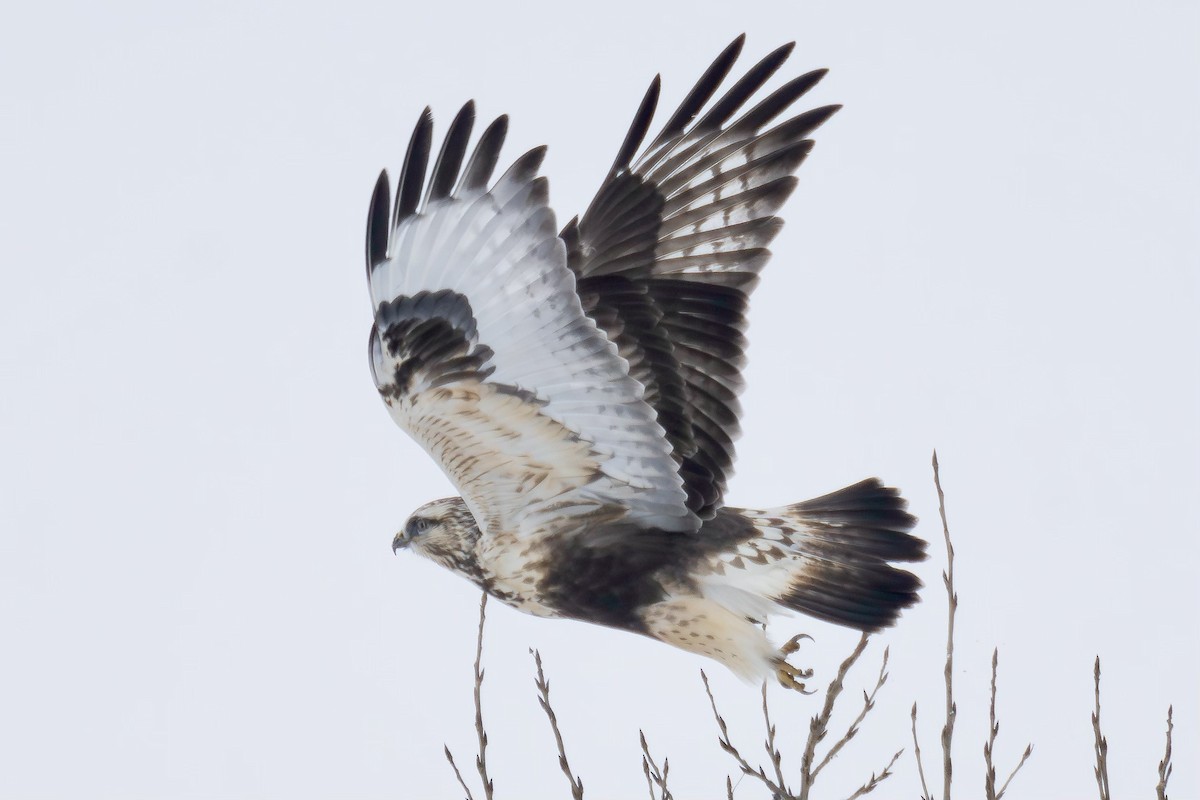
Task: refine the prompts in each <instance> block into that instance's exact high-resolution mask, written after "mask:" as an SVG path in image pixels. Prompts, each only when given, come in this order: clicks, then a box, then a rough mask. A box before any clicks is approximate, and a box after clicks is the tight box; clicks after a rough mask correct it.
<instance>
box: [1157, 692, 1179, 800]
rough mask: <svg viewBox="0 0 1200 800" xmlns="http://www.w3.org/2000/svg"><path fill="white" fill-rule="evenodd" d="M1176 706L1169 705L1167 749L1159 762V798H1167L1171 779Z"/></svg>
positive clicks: (1161, 799)
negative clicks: (1168, 784) (1168, 782)
mask: <svg viewBox="0 0 1200 800" xmlns="http://www.w3.org/2000/svg"><path fill="white" fill-rule="evenodd" d="M1174 717H1175V706H1167V749H1166V752H1165V753H1164V754H1163V758H1162V761H1160V762H1158V786H1157V787H1156V788H1157V790H1158V800H1167V781H1168V780H1170V779H1171V770H1172V769H1174V767H1173V766H1172V765H1171V732H1172V731H1173V730H1175V719H1174Z"/></svg>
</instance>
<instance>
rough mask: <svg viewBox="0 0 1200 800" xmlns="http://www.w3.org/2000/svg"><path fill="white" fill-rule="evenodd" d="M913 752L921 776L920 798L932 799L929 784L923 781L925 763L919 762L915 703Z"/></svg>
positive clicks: (913, 711)
mask: <svg viewBox="0 0 1200 800" xmlns="http://www.w3.org/2000/svg"><path fill="white" fill-rule="evenodd" d="M912 737H913V754H914V755H915V756H916V759H917V774H918V775H920V776H921V800H932V798H931V797H930V796H929V785H928V784H926V783H925V765H924V764H922V763H921V745H920V744H918V743H917V704H916V703H913V707H912Z"/></svg>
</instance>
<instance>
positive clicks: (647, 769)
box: [642, 755, 655, 800]
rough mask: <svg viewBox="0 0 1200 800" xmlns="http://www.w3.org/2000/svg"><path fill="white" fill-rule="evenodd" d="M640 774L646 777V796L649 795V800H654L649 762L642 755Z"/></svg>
mask: <svg viewBox="0 0 1200 800" xmlns="http://www.w3.org/2000/svg"><path fill="white" fill-rule="evenodd" d="M642 774H643V775H645V776H646V794H648V795H650V800H655V798H654V781H653V780H651V778H650V762H649V761H647V760H646V756H644V755H643V756H642Z"/></svg>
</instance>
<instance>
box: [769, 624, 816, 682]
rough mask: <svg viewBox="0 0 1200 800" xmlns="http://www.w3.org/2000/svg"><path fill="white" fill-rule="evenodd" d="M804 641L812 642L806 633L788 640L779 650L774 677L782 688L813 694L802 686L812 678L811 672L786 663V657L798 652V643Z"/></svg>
mask: <svg viewBox="0 0 1200 800" xmlns="http://www.w3.org/2000/svg"><path fill="white" fill-rule="evenodd" d="M805 639H808V640H809V641H810V642H811V641H813V638H812V637H811V636H809V635H808V634H807V633H799V634H796V635H795V636H793V637H792V638H791V639H788V640H787V642H785V643H784V644H783V646H782V647H780V648H779V656H778V657H777V659H776V661H775V676H776V677H777V678H778V679H779V683H780V684H781V685H783V687H784V688H787V689H794V690H795V691H797V692H800V693H801V694H813V691H812V690H810V689H808V687H806V686H805V685H804V681H806V680H808V679H809V678H811V677H812V676H813V671H812V670H811V669H801V668H800V667H797V666H794V665H792V664H789V663H788V661H787V657H788V656H790V655H792V654H793V653H795V652H796V651H797V650H799V649H800V642H802V641H803V640H805Z"/></svg>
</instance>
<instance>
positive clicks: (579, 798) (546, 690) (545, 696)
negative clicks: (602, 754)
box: [530, 650, 583, 800]
mask: <svg viewBox="0 0 1200 800" xmlns="http://www.w3.org/2000/svg"><path fill="white" fill-rule="evenodd" d="M530 652H531V653H532V654H533V661H534V663H535V664H537V680H536V681H534V685H536V686H537V690H538V703H539V704H541V706H542V711H545V712H546V718H547V719H548V720H550V730H552V731H554V743H555V744H556V745H558V766H559V768H561V769H562V771H563V774H564V775H566V776H567V782H568V783H570V784H571V797H572V798H573V800H583V781H582V780H580V779H579V778H578V777H576V775H575V773H573V772H571V765H570V764H568V763H567V750H566V748H565V747H564V746H563V738H562V732H561V731H559V729H558V716H557V715H556V714H555V713H554V708H553V707H552V706H551V705H550V682H549V681H548V680H546V673H545V671H544V670H543V669H542V654H541V653H540V652H538V651H537V650H531V651H530Z"/></svg>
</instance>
